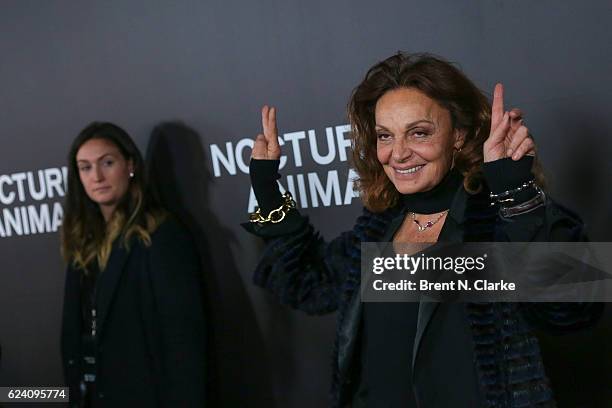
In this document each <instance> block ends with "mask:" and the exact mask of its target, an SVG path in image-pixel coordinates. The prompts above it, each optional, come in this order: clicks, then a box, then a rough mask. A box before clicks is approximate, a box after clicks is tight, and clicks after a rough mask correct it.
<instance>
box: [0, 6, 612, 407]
mask: <svg viewBox="0 0 612 408" xmlns="http://www.w3.org/2000/svg"><path fill="white" fill-rule="evenodd" d="M611 14H612V10H611V6H610V2H609V1H605V0H596V1H589V2H584V4H580V3H578V2H569V1H567V2H559V1H552V0H546V1H538V2H533V1H500V0H483V1H476V0H471V1H470V0H461V1H445V2H442V1H428V2H417V1H407V0H403V1H399V0H396V1H388V0H382V1H377V2H372V1H348V0H345V1H318V0H314V1H308V2H304V1H271V0H263V1H258V2H248V1H242V2H238V1H231V0H225V1H206V2H204V1H193V0H192V1H176V2H170V1H161V0H155V1H129V2H127V1H104V2H102V1H99V2H79V1H68V0H66V1H44V2H43V1H24V0H19V1H7V0H4V1H2V2H0V29H1V30H2V35H1V36H0V55H1V56H2V62H1V63H0V81H1V82H0V83H1V86H0V103H1V105H0V138H1V139H0V140H1V141H2V143H1V146H2V147H1V148H0V176H1V175H8V176H9V177H10V176H11V175H14V174H15V173H20V172H29V171H33V172H37V171H38V170H39V169H48V168H60V167H61V166H63V165H65V155H66V152H67V149H68V146H69V144H70V142H71V141H72V139H73V138H74V137H75V135H76V134H77V133H78V131H79V130H80V129H81V128H82V127H83V126H85V125H86V124H87V123H88V122H90V121H92V120H109V121H114V122H117V123H118V124H120V125H122V126H124V127H125V128H126V129H127V130H128V131H129V132H130V133H131V134H132V135H133V136H134V138H135V139H136V140H137V142H138V144H139V146H140V147H141V148H142V150H143V152H144V151H145V150H146V149H147V146H148V143H149V140H150V135H151V131H152V130H153V128H154V127H155V126H156V125H158V124H159V123H161V122H164V121H174V120H179V121H182V122H183V123H184V124H185V125H186V126H187V127H188V129H187V128H180V127H178V128H177V127H174V128H170V129H169V130H168V129H166V130H165V131H164V132H161V136H160V137H159V138H158V139H157V140H156V144H155V145H152V146H148V147H149V157H150V158H152V157H153V158H157V159H155V160H157V161H156V163H158V166H159V163H165V164H169V165H172V166H173V167H172V170H167V172H164V171H163V169H164V167H163V166H161V167H158V176H159V177H160V178H161V179H163V180H165V181H164V183H165V184H164V188H165V189H166V192H167V193H170V194H171V193H172V192H174V193H176V197H178V198H177V199H176V200H175V202H174V203H173V204H171V205H172V206H174V207H175V208H177V209H180V208H182V209H183V211H184V215H185V217H187V218H190V219H191V221H192V224H191V225H192V229H193V232H194V234H196V236H197V238H198V243H199V245H200V249H201V250H202V252H203V253H206V254H208V255H209V256H208V257H207V258H206V260H205V261H204V262H205V263H206V265H207V268H208V274H209V277H208V279H209V282H208V292H209V297H210V299H211V306H210V307H211V309H212V312H211V313H212V314H213V315H214V316H212V317H211V321H212V322H213V323H214V331H215V333H216V334H215V335H216V341H217V346H218V348H219V352H218V354H217V355H216V356H215V360H216V362H217V365H220V366H221V367H218V370H219V374H218V378H216V381H217V389H218V390H219V393H220V394H221V395H220V397H221V398H222V400H223V401H224V402H225V406H238V405H239V406H259V405H266V406H278V407H313V406H324V405H325V402H326V396H327V390H328V386H329V377H330V369H329V367H330V362H329V355H330V350H331V344H332V339H333V330H334V318H333V316H330V317H325V318H307V317H304V316H301V315H299V314H297V313H295V312H292V311H290V310H287V309H285V308H282V307H279V306H277V305H276V304H275V303H274V301H273V299H272V298H271V297H270V296H268V295H267V294H266V293H263V292H262V291H261V290H260V289H258V288H256V287H254V286H253V285H252V283H251V272H252V270H253V266H254V264H255V263H256V260H257V256H258V253H259V251H260V249H261V244H260V243H259V242H258V241H257V240H256V239H254V238H253V237H251V236H248V235H247V234H246V233H244V232H243V231H242V230H241V228H240V226H239V222H241V221H243V220H245V219H246V211H247V204H248V196H249V181H248V176H247V175H245V174H243V173H241V172H238V174H237V175H234V176H231V175H228V173H227V172H225V171H223V172H222V175H221V177H215V176H214V174H213V167H212V163H211V149H210V145H211V144H216V145H218V146H220V147H222V148H224V147H225V143H226V142H233V143H234V145H235V144H236V142H238V141H239V140H241V139H243V138H247V137H253V136H254V135H255V134H256V133H257V132H258V131H259V128H260V123H259V108H260V106H261V105H262V104H264V103H272V104H275V105H276V106H277V107H278V110H279V126H280V129H281V131H282V132H294V131H307V130H310V129H313V130H315V132H316V135H317V140H318V141H319V143H321V144H323V143H324V141H325V140H326V139H325V131H326V128H327V127H333V126H337V125H343V124H345V123H346V118H345V114H344V109H345V105H346V102H347V98H348V95H349V94H350V91H351V89H352V88H353V87H354V86H355V85H356V84H357V83H358V81H359V80H360V79H361V78H362V77H363V75H364V74H365V71H366V70H367V68H368V67H369V66H371V65H372V64H373V63H375V62H377V61H379V60H381V59H383V58H385V57H387V56H389V55H390V54H391V53H393V52H395V51H397V50H406V51H429V52H434V53H437V54H440V55H442V56H444V57H446V58H448V59H450V60H453V61H456V62H458V63H460V65H461V66H462V67H463V69H464V70H465V71H466V72H467V73H468V75H469V76H470V77H471V78H473V79H474V81H475V82H476V83H477V84H478V85H479V86H480V87H481V88H482V89H483V90H486V91H490V90H491V89H492V87H493V85H494V83H495V82H497V81H502V82H503V83H504V84H505V86H506V95H507V101H508V103H509V104H511V105H512V106H520V107H521V108H522V109H523V110H524V111H525V112H526V120H527V122H528V126H529V127H530V129H531V130H532V133H533V134H534V135H535V138H536V141H537V143H538V150H539V154H540V156H541V158H542V160H543V162H544V165H545V168H546V170H547V172H548V174H549V178H550V180H551V191H552V194H553V196H554V197H555V198H556V199H557V200H558V201H560V202H562V203H564V204H566V205H567V206H569V207H571V208H573V209H575V210H577V211H578V212H579V213H580V214H581V215H582V216H583V218H584V219H585V221H586V222H587V224H588V225H589V226H590V231H591V237H592V239H593V240H610V238H612V235H611V233H610V225H612V215H611V214H612V190H611V189H610V187H609V186H610V181H611V175H612V161H611V160H610V157H611V156H612V140H611V138H610V135H611V134H612V125H611V124H610V121H609V120H608V119H609V109H610V108H609V100H610V98H612V85H611V83H610V81H609V74H610V72H612V54H611V53H610V44H611V43H612V38H611V37H612V35H611V29H610V27H609V25H610V21H611ZM177 135H178V136H177ZM302 147H303V149H306V148H307V144H306V143H305V141H303V144H302ZM248 150H249V149H245V151H244V155H245V157H246V156H248V154H249V151H248ZM285 152H287V153H288V163H287V167H286V168H285V169H284V170H283V173H284V174H286V175H297V174H306V173H309V172H317V173H318V175H319V176H320V177H321V180H322V181H323V182H325V178H326V177H327V174H328V171H330V170H338V173H339V174H340V186H342V187H341V189H342V191H344V186H345V183H346V174H347V167H346V163H345V162H342V161H340V160H339V159H338V158H336V160H335V161H334V162H332V163H331V164H329V165H325V166H324V165H320V164H317V163H315V162H314V161H313V160H312V157H311V156H310V155H309V154H305V155H304V163H303V166H302V167H296V166H295V157H294V156H293V155H292V154H290V153H289V152H290V150H289V149H287V148H285ZM325 152H326V150H325V148H324V147H322V148H321V153H325ZM159 169H161V170H159ZM166 169H168V167H166ZM17 177H19V176H17ZM5 189H6V191H16V190H15V189H16V185H15V184H13V185H8V184H7V185H5ZM57 193H58V191H57V190H56V192H55V196H54V197H47V198H45V199H43V200H42V201H36V200H34V199H32V198H28V196H27V194H26V197H25V201H24V202H20V201H19V200H18V198H17V199H15V201H12V202H9V203H7V204H0V205H1V206H2V207H1V208H2V211H4V210H7V211H9V212H13V211H15V210H14V209H15V207H24V206H25V207H27V206H30V205H33V206H34V207H35V208H36V209H39V208H40V205H41V204H45V203H46V204H47V205H50V206H52V205H53V203H54V202H57V201H58V197H57ZM59 200H60V201H61V197H60V198H59ZM9 201H10V200H9ZM309 207H310V206H309ZM359 210H360V205H359V203H358V200H353V203H352V204H351V205H348V206H336V205H332V206H330V207H318V208H308V209H305V210H304V212H305V213H307V214H308V215H310V217H311V220H312V221H313V222H314V224H315V225H318V226H319V227H320V228H321V231H322V232H323V234H324V235H325V236H326V237H328V238H331V237H333V236H334V235H335V234H337V233H338V232H340V231H342V230H345V229H348V228H350V227H351V225H352V221H353V219H354V218H355V216H356V215H357V214H358V212H359ZM18 211H21V210H18ZM26 211H27V210H26ZM4 218H6V217H4ZM58 248H59V237H58V234H57V233H56V232H49V233H40V234H30V235H21V236H15V235H13V236H11V237H4V238H0V259H1V260H2V272H1V273H2V279H1V281H0V344H2V347H3V351H4V353H3V354H4V355H3V360H2V366H1V367H0V385H51V384H60V383H61V372H60V360H59V345H58V340H59V323H60V312H61V298H62V290H63V289H62V285H63V277H64V272H63V265H62V262H61V260H60V257H59V253H58ZM606 319H607V320H606V321H605V322H604V323H602V324H601V325H600V326H599V328H597V329H596V330H595V331H593V332H589V333H587V334H583V335H582V337H579V336H574V337H571V338H569V340H568V339H565V340H564V342H563V344H569V345H571V347H570V348H569V349H567V348H565V349H564V348H559V347H558V346H555V344H560V343H559V342H557V343H555V341H551V340H550V339H547V338H544V339H543V341H544V346H545V348H546V350H545V351H546V356H547V359H549V360H550V361H552V362H553V363H554V364H553V363H551V366H552V365H554V373H556V374H555V378H554V381H556V382H557V384H559V385H558V386H557V388H558V389H559V391H558V392H561V393H562V392H566V391H567V390H568V389H570V391H571V393H570V394H571V395H570V396H567V397H566V400H565V406H574V405H571V404H573V402H572V401H574V399H578V398H582V399H583V402H584V401H585V399H586V400H591V401H595V400H597V401H603V400H604V399H605V398H606V397H604V396H603V393H604V391H603V388H602V387H603V385H604V384H607V385H609V381H608V382H607V383H606V382H604V380H603V379H601V378H600V379H589V377H588V376H589V373H588V372H587V373H586V374H580V375H579V374H574V375H571V376H569V375H565V374H564V373H567V372H572V373H580V372H581V371H579V370H583V371H584V370H587V369H590V370H591V371H593V370H595V371H596V372H597V373H602V374H603V373H606V372H607V373H608V374H607V375H608V376H609V372H610V371H609V370H610V368H612V367H611V365H612V364H611V363H610V362H611V361H612V356H611V355H610V349H609V339H610V336H611V334H610V329H609V328H608V327H609V324H610V320H611V319H610V316H609V315H608V316H607V317H606ZM606 334H607V336H608V337H607V339H608V343H607V344H608V346H607V347H608V348H606V341H605V335H606ZM602 339H604V340H602ZM602 353H607V354H606V357H604V358H603V359H602V358H601V354H602ZM568 355H570V356H575V357H574V358H573V359H572V361H571V364H572V365H571V366H568V365H567V364H565V365H564V362H563V361H564V358H565V357H567V356H568ZM568 364H569V363H568ZM606 370H607V371H606ZM590 375H591V376H594V374H592V373H591V374H590ZM585 376H587V377H585ZM580 378H582V379H584V378H586V379H589V380H591V381H583V382H580V381H579V379H580ZM608 380H609V378H608ZM577 381H578V382H577ZM589 382H590V383H591V385H588V383H589ZM572 384H573V385H572ZM576 384H578V385H576ZM589 387H590V388H589ZM232 388H234V389H236V390H238V391H236V392H231V391H232ZM609 389H610V388H609V387H608V390H609ZM610 400H612V396H611V397H610ZM592 403H593V404H595V402H592ZM600 403H601V402H600ZM560 405H561V406H563V402H562V404H560ZM586 405H589V404H586ZM589 406H595V405H589ZM598 406H603V405H598Z"/></svg>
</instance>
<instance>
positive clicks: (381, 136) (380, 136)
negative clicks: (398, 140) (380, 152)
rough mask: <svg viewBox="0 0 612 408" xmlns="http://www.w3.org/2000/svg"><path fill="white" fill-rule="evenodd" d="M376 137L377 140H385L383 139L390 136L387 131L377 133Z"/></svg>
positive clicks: (387, 138)
mask: <svg viewBox="0 0 612 408" xmlns="http://www.w3.org/2000/svg"><path fill="white" fill-rule="evenodd" d="M377 137H378V140H380V141H385V140H389V139H390V138H391V135H389V134H388V133H379V134H378V135H377Z"/></svg>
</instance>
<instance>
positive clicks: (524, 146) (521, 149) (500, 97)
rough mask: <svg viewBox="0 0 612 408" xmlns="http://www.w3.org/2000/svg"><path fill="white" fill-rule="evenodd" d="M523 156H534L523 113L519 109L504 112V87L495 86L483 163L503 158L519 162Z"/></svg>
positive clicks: (532, 143) (533, 148)
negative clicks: (510, 158) (489, 129)
mask: <svg viewBox="0 0 612 408" xmlns="http://www.w3.org/2000/svg"><path fill="white" fill-rule="evenodd" d="M525 155H531V156H534V155H535V143H534V141H533V139H532V138H531V137H530V135H529V129H527V127H526V126H525V125H524V123H523V113H522V112H521V111H520V110H519V109H512V110H511V111H509V112H506V111H504V86H503V85H502V84H497V85H495V90H494V91H493V105H492V107H491V133H490V134H489V137H488V138H487V140H486V141H485V142H484V145H483V156H484V162H485V163H486V162H491V161H495V160H499V159H503V158H505V157H512V160H519V159H520V158H521V157H523V156H525Z"/></svg>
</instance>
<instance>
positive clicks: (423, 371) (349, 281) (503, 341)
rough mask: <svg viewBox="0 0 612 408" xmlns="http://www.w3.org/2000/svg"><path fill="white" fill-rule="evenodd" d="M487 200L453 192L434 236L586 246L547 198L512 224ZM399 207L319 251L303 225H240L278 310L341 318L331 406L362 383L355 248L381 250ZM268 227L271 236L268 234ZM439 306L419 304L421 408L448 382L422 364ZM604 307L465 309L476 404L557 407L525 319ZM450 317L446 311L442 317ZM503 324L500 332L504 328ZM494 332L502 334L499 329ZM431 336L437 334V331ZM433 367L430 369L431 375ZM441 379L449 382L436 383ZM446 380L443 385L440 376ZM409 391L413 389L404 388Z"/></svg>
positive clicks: (565, 321)
mask: <svg viewBox="0 0 612 408" xmlns="http://www.w3.org/2000/svg"><path fill="white" fill-rule="evenodd" d="M488 201H489V200H488V192H487V191H483V192H482V194H478V195H474V196H472V195H469V194H467V193H466V191H465V190H464V189H463V187H461V188H459V190H458V191H457V193H456V194H455V198H454V199H453V203H452V205H451V208H450V211H449V214H448V216H447V219H446V222H445V224H444V226H443V229H442V232H441V234H440V240H442V241H449V242H465V241H479V240H482V241H490V240H496V241H517V242H530V241H580V240H583V239H585V236H584V232H583V225H582V222H581V220H580V219H579V218H578V217H577V216H576V215H575V214H573V213H572V212H570V211H569V210H566V209H564V208H563V207H561V206H559V205H557V204H556V203H555V202H553V201H552V200H550V199H548V201H547V203H546V205H545V206H544V207H540V208H538V209H537V210H535V211H532V212H530V213H528V214H524V215H520V216H517V217H514V218H512V219H502V218H501V217H499V216H498V214H497V209H496V208H495V207H490V206H489V202H488ZM404 217H405V213H404V212H403V209H402V208H401V206H399V205H398V206H397V207H396V208H393V209H390V210H387V211H385V212H383V213H379V214H375V213H372V212H370V211H368V210H366V209H364V211H363V215H361V216H360V217H359V218H358V219H357V221H356V224H355V226H354V228H353V229H352V230H351V231H348V232H345V233H342V234H341V235H340V236H339V237H338V238H336V239H334V240H333V241H331V242H329V243H326V242H324V241H323V239H322V238H321V237H320V235H319V234H318V232H316V231H315V229H314V228H313V227H312V225H310V224H309V223H308V222H307V219H305V218H304V219H303V222H297V221H296V220H295V218H294V219H293V220H292V221H291V226H290V227H288V230H285V231H281V230H280V229H279V227H276V226H271V227H267V226H262V227H258V226H257V225H251V226H247V229H248V230H250V231H251V232H252V233H255V234H257V235H259V236H262V237H264V238H266V239H267V240H268V244H267V246H266V249H265V251H264V253H263V256H262V259H261V261H260V263H259V264H258V266H257V269H256V272H255V283H256V284H258V285H260V286H262V287H264V288H266V289H268V290H270V291H271V292H272V293H273V294H274V295H275V296H276V297H277V299H278V300H279V301H280V302H281V303H282V304H285V305H289V306H291V307H293V308H296V309H299V310H302V311H304V312H306V313H309V314H313V315H319V314H326V313H331V312H334V311H338V325H337V333H336V341H335V347H334V357H333V362H332V364H333V381H332V395H331V396H332V405H333V406H334V407H344V406H347V404H350V402H351V401H352V399H353V398H354V393H355V391H356V387H357V385H358V382H359V378H356V377H357V376H358V372H359V370H358V364H359V347H360V346H359V339H360V335H361V333H360V331H361V314H362V302H361V298H360V291H359V285H360V261H361V248H360V243H361V242H376V241H381V242H384V241H388V240H391V239H392V237H393V233H394V232H395V231H396V230H397V228H398V227H399V226H400V225H401V222H402V221H403V219H404ZM271 228H275V229H276V230H275V231H271ZM439 305H440V304H439V303H435V302H421V303H420V305H419V313H418V320H417V327H416V335H415V342H414V349H413V375H414V379H415V380H414V381H415V384H413V385H414V386H415V388H416V389H417V392H416V394H417V399H418V403H419V406H424V407H428V408H431V407H439V406H440V407H441V406H447V405H444V404H443V405H440V399H439V398H440V397H439V396H440V395H443V394H445V391H446V390H443V389H441V388H440V387H439V386H436V384H438V385H440V379H441V378H450V381H453V378H452V373H450V374H448V371H449V370H448V369H447V368H446V367H445V365H444V364H440V361H437V360H435V359H429V358H419V356H420V354H421V353H422V351H423V350H424V349H426V350H432V349H435V344H436V341H438V340H439V338H440V336H438V335H439V334H440V333H439V332H436V333H433V332H432V330H428V327H429V326H431V322H432V319H434V317H435V316H436V315H440V313H441V312H440V306H439ZM601 306H602V305H601V304H593V305H592V307H585V306H584V305H581V304H578V305H575V304H561V305H560V304H514V303H489V304H484V303H483V304H470V303H468V304H465V310H463V311H461V313H454V312H456V311H454V312H453V313H454V315H455V316H464V317H465V318H466V320H467V321H465V322H464V325H465V326H467V330H468V336H469V338H470V339H471V341H469V343H471V344H472V347H473V350H472V351H473V353H474V366H475V369H476V375H477V378H478V382H479V386H480V390H481V391H480V392H481V393H482V398H483V404H484V406H487V407H531V406H536V405H537V406H539V407H540V406H554V405H555V403H554V399H553V395H552V391H551V389H550V386H549V381H548V379H547V378H546V375H545V373H544V367H543V363H542V359H541V355H540V350H539V346H538V341H537V338H536V337H535V336H534V335H533V333H532V332H531V330H530V325H529V323H527V317H523V316H524V315H530V316H531V315H534V314H533V313H530V311H531V310H530V309H533V308H537V309H538V310H537V313H535V315H536V316H537V321H536V319H533V320H531V321H532V322H533V324H541V325H542V326H543V327H551V328H563V329H565V330H572V329H578V328H580V327H584V326H586V325H589V324H591V323H592V322H593V321H594V320H596V319H597V318H598V317H599V316H600V315H601V310H602V308H601ZM447 312H448V310H444V313H447ZM502 322H503V323H502ZM500 324H501V325H500ZM434 326H435V327H440V326H436V325H434ZM434 365H435V366H434ZM444 371H446V373H447V374H442V373H443V372H444ZM444 375H446V377H444ZM407 386H411V385H410V384H407Z"/></svg>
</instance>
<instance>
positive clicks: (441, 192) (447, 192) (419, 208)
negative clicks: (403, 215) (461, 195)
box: [400, 168, 463, 214]
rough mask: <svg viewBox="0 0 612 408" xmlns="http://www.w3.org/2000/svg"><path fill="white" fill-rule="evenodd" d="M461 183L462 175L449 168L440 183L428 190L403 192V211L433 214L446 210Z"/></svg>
mask: <svg viewBox="0 0 612 408" xmlns="http://www.w3.org/2000/svg"><path fill="white" fill-rule="evenodd" d="M462 184H463V176H462V175H461V173H459V171H457V170H456V169H454V168H453V169H451V170H450V171H449V172H448V173H447V174H446V176H444V178H443V179H442V181H440V183H439V184H438V185H437V186H435V187H434V188H432V189H431V190H428V191H423V192H419V193H413V194H403V195H402V196H401V198H400V200H401V203H402V205H403V207H404V211H410V212H413V213H417V214H435V213H439V212H441V211H444V210H448V209H449V208H450V206H451V203H452V201H453V197H454V196H455V193H456V192H457V190H458V189H459V187H460V186H461V185H462Z"/></svg>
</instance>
